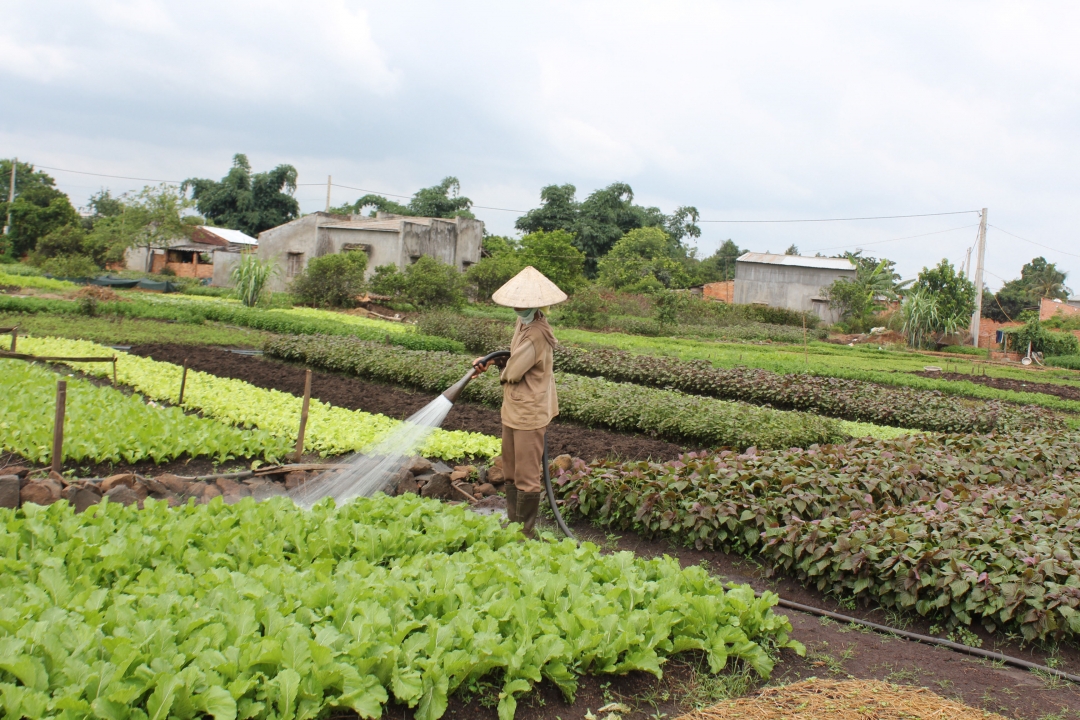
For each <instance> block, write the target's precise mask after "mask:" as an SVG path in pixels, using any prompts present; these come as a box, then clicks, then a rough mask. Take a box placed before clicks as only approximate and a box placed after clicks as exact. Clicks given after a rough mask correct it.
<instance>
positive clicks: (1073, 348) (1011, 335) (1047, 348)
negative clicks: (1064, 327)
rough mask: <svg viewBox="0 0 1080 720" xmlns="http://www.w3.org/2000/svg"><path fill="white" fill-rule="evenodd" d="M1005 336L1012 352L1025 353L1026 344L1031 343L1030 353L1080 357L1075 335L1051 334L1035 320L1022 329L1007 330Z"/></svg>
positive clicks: (1079, 343) (1079, 341)
mask: <svg viewBox="0 0 1080 720" xmlns="http://www.w3.org/2000/svg"><path fill="white" fill-rule="evenodd" d="M1005 335H1006V337H1008V340H1009V349H1010V350H1012V351H1013V352H1020V353H1023V352H1027V348H1028V343H1031V349H1032V351H1034V352H1041V353H1042V354H1043V355H1080V340H1077V339H1076V336H1075V335H1073V334H1072V333H1068V332H1051V331H1050V330H1047V329H1046V328H1045V327H1043V325H1042V323H1041V322H1039V321H1038V320H1037V319H1033V320H1029V321H1028V322H1027V324H1025V325H1024V326H1023V327H1018V328H1008V329H1006V330H1005Z"/></svg>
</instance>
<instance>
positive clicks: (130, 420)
mask: <svg viewBox="0 0 1080 720" xmlns="http://www.w3.org/2000/svg"><path fill="white" fill-rule="evenodd" d="M104 367H106V368H111V366H108V365H106V366H104ZM56 380H57V375H56V373H53V372H50V371H49V370H46V369H44V368H41V367H38V366H36V365H31V364H29V363H26V362H23V361H22V360H0V447H2V448H3V450H4V451H6V452H15V453H18V454H19V455H20V456H22V457H24V458H26V459H27V460H31V461H33V462H46V461H48V460H49V459H50V457H51V454H52V434H53V423H54V417H53V409H54V407H55V406H56ZM64 429H65V431H64V457H65V458H67V459H70V460H89V461H91V462H116V463H118V462H125V463H136V462H139V461H140V460H147V459H149V460H153V461H154V462H156V463H161V462H166V461H168V460H173V459H175V458H178V457H180V456H182V455H188V456H190V457H200V456H208V457H214V458H216V459H217V460H218V461H219V462H222V461H225V460H227V459H230V458H233V457H259V458H261V457H266V458H270V459H274V458H280V457H284V455H285V454H286V453H287V452H288V451H289V443H288V442H287V441H285V440H283V439H282V438H280V437H275V436H273V435H271V434H270V433H268V432H266V431H265V430H241V429H239V428H235V427H231V426H228V425H224V424H222V423H219V422H217V421H215V420H208V419H205V418H201V417H198V416H195V415H185V414H184V412H183V410H181V409H180V408H176V407H155V406H151V405H147V404H146V403H145V402H143V399H142V398H141V397H139V396H138V395H124V394H123V393H122V392H120V391H119V390H116V389H114V388H111V387H98V386H96V385H94V384H92V383H90V382H87V381H86V380H81V379H78V378H70V379H68V388H67V405H66V416H65V419H64Z"/></svg>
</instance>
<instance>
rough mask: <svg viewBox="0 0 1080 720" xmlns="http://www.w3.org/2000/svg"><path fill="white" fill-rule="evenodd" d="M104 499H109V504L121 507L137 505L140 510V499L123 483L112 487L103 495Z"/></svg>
mask: <svg viewBox="0 0 1080 720" xmlns="http://www.w3.org/2000/svg"><path fill="white" fill-rule="evenodd" d="M105 497H107V498H109V502H115V503H120V504H121V505H138V506H139V507H140V508H142V498H140V497H139V496H138V494H136V492H135V490H134V489H132V488H130V487H128V486H127V485H125V484H123V483H118V484H116V485H115V486H113V488H112V490H109V491H108V492H106V493H105Z"/></svg>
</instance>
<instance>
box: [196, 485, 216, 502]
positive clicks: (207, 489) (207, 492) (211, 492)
mask: <svg viewBox="0 0 1080 720" xmlns="http://www.w3.org/2000/svg"><path fill="white" fill-rule="evenodd" d="M216 497H221V489H220V488H219V487H218V486H217V485H211V484H210V483H204V484H203V491H202V494H201V496H200V498H199V501H200V502H201V503H203V504H204V505H205V504H206V503H208V502H210V501H211V500H213V499H214V498H216Z"/></svg>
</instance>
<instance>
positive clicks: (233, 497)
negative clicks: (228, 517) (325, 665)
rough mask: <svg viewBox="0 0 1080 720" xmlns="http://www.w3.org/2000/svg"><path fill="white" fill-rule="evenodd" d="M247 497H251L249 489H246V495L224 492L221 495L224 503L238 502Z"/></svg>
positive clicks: (233, 503)
mask: <svg viewBox="0 0 1080 720" xmlns="http://www.w3.org/2000/svg"><path fill="white" fill-rule="evenodd" d="M249 497H251V491H250V490H248V491H247V494H246V495H241V494H240V493H225V494H224V495H222V496H221V499H222V500H224V501H225V504H226V505H235V504H236V503H238V502H240V501H241V500H243V499H245V498H249Z"/></svg>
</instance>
